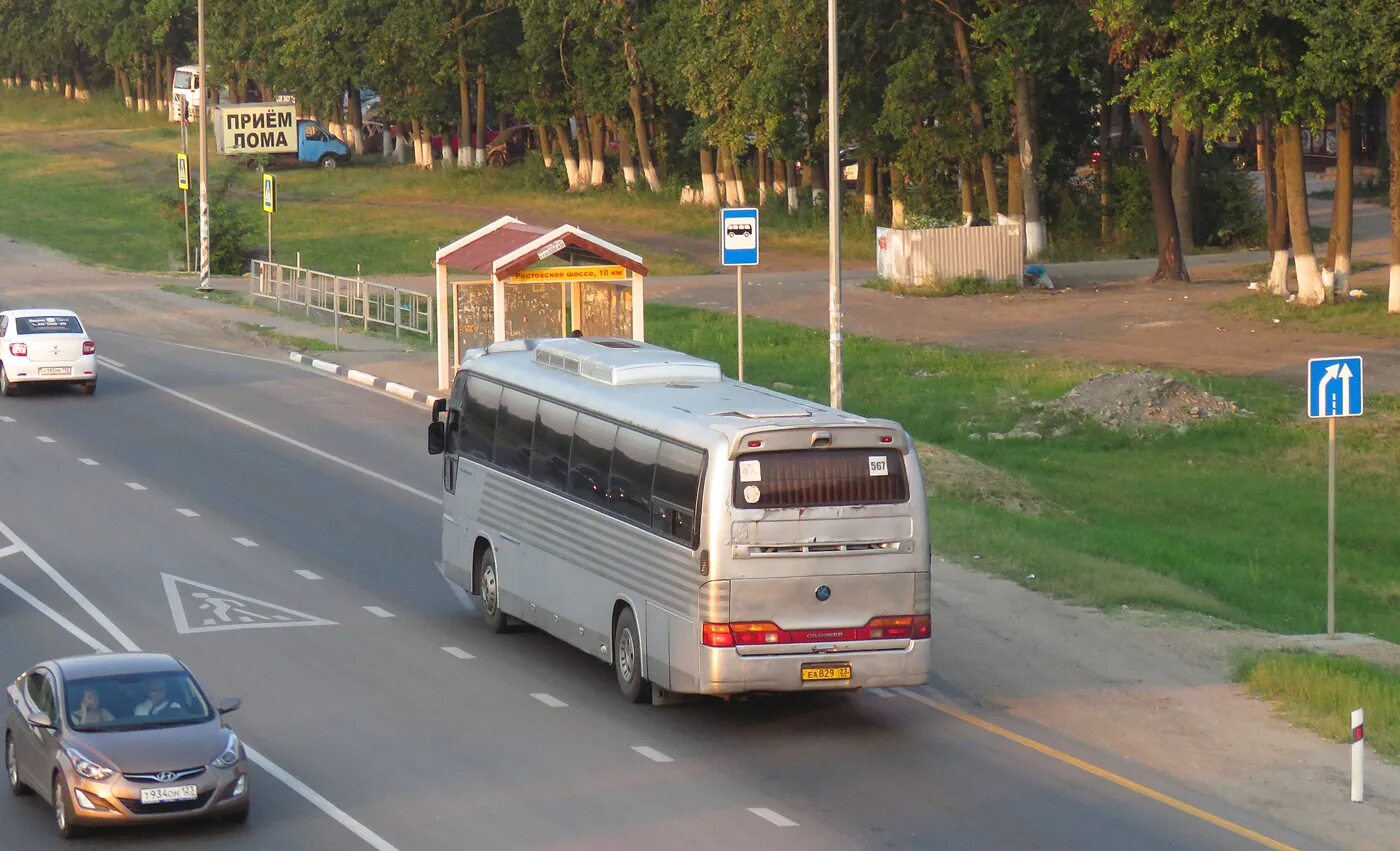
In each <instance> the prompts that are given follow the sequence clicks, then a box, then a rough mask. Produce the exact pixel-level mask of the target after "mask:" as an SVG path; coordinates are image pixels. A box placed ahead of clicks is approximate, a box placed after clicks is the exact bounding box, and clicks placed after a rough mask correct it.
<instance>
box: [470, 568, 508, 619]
mask: <svg viewBox="0 0 1400 851" xmlns="http://www.w3.org/2000/svg"><path fill="white" fill-rule="evenodd" d="M477 571H478V581H477V586H476V587H477V588H478V589H479V590H480V591H481V614H482V617H483V618H484V619H485V621H486V626H487V627H488V628H490V630H491V631H492V632H505V631H506V627H508V626H509V625H510V621H509V618H508V617H507V616H506V613H505V612H503V611H501V582H500V577H499V576H498V575H497V573H496V554H495V553H494V552H492V551H491V548H490V547H486V548H485V549H483V550H482V551H481V557H480V560H479V562H478V564H477Z"/></svg>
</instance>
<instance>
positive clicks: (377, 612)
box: [364, 606, 394, 618]
mask: <svg viewBox="0 0 1400 851" xmlns="http://www.w3.org/2000/svg"><path fill="white" fill-rule="evenodd" d="M364 609H365V611H367V612H369V613H370V614H372V615H374V616H375V617H377V618H392V617H393V616H394V613H393V612H390V611H386V610H385V609H381V608H379V607H378V606H365V607H364Z"/></svg>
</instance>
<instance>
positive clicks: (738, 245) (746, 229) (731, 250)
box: [719, 207, 758, 381]
mask: <svg viewBox="0 0 1400 851" xmlns="http://www.w3.org/2000/svg"><path fill="white" fill-rule="evenodd" d="M719 259H720V263H722V264H724V265H725V266H733V267H734V281H735V288H736V290H735V291H736V292H737V294H738V300H737V303H736V305H735V310H734V312H735V315H736V316H737V317H738V321H739V326H738V330H739V380H740V381H743V380H744V267H745V266H757V265H758V208H757V207H731V208H729V209H725V210H720V211H719Z"/></svg>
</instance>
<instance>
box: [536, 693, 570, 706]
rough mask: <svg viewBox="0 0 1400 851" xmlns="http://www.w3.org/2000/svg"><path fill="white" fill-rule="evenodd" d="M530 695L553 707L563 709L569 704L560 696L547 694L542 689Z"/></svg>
mask: <svg viewBox="0 0 1400 851" xmlns="http://www.w3.org/2000/svg"><path fill="white" fill-rule="evenodd" d="M530 696H531V697H533V698H534V699H535V700H538V701H539V702H540V703H543V704H544V705H545V706H548V707H551V708H553V709H562V708H564V707H565V706H568V705H569V704H567V703H565V702H564V701H562V700H560V699H559V698H557V697H555V696H554V695H552V694H545V693H544V692H542V691H537V692H534V693H533V694H531V695H530Z"/></svg>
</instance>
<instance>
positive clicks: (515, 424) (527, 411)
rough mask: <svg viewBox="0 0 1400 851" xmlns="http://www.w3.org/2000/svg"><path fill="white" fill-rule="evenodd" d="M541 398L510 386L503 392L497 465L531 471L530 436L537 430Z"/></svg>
mask: <svg viewBox="0 0 1400 851" xmlns="http://www.w3.org/2000/svg"><path fill="white" fill-rule="evenodd" d="M539 404H540V400H539V399H536V398H535V397H534V396H531V395H530V394H529V393H522V392H520V391H519V390H513V389H511V388H509V387H507V388H506V389H505V391H504V392H503V393H501V413H500V415H499V416H498V417H497V418H496V451H495V454H494V458H495V461H496V466H498V467H502V468H504V469H507V470H509V471H511V472H512V473H519V474H520V475H522V476H524V475H526V474H528V473H529V472H530V437H531V434H532V433H533V432H534V430H535V409H536V408H538V407H539Z"/></svg>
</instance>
